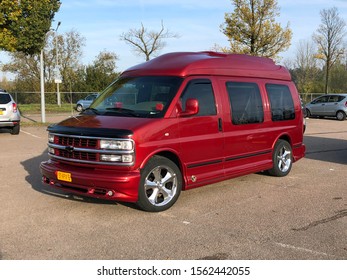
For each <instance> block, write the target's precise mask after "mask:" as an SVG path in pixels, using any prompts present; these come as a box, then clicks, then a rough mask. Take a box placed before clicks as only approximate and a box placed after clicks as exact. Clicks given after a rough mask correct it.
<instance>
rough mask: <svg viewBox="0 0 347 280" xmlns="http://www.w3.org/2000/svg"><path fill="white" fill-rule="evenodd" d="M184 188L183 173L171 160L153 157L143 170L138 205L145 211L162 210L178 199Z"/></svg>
mask: <svg viewBox="0 0 347 280" xmlns="http://www.w3.org/2000/svg"><path fill="white" fill-rule="evenodd" d="M181 190H182V174H181V171H180V169H179V168H178V167H177V165H176V164H175V163H173V162H172V161H171V160H169V159H167V158H165V157H161V156H154V157H152V158H151V159H150V160H149V161H148V163H147V164H146V166H145V167H144V168H143V169H142V170H141V179H140V185H139V194H138V195H139V198H138V202H137V205H138V206H139V207H140V208H141V209H142V210H144V211H148V212H160V211H164V210H167V209H169V208H170V207H171V206H172V205H174V204H175V202H176V201H177V199H178V197H179V195H180V193H181Z"/></svg>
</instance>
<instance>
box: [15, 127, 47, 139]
mask: <svg viewBox="0 0 347 280" xmlns="http://www.w3.org/2000/svg"><path fill="white" fill-rule="evenodd" d="M20 132H23V133H25V134H27V135H29V136H31V137H34V138H39V139H41V138H42V137H40V136H37V135H35V134H32V133H30V132H27V131H24V130H22V129H21V130H20Z"/></svg>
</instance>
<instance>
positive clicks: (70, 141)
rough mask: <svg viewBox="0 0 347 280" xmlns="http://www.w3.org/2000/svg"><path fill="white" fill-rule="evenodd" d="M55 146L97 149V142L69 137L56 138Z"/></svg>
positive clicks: (95, 140)
mask: <svg viewBox="0 0 347 280" xmlns="http://www.w3.org/2000/svg"><path fill="white" fill-rule="evenodd" d="M56 141H57V142H56V143H57V144H59V145H63V146H73V147H76V148H91V149H95V148H96V147H97V143H98V140H97V139H91V138H80V137H69V136H57V140H56Z"/></svg>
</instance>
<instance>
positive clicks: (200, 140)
mask: <svg viewBox="0 0 347 280" xmlns="http://www.w3.org/2000/svg"><path fill="white" fill-rule="evenodd" d="M303 129H304V124H303V113H302V110H301V103H300V98H299V95H298V92H297V90H296V88H295V85H294V83H293V82H292V81H291V77H290V74H289V72H288V71H287V70H286V69H285V68H284V67H282V66H278V65H276V64H275V63H274V62H273V61H272V60H270V59H267V58H260V57H252V56H247V55H238V54H221V53H214V52H197V53H191V52H184V53H171V54H166V55H162V56H160V57H157V58H155V59H153V60H151V61H148V62H146V63H143V64H140V65H137V66H134V67H132V68H130V69H128V70H126V71H125V72H124V73H122V75H121V76H120V78H119V79H117V80H116V81H114V82H113V83H112V84H111V85H110V86H109V87H107V88H106V89H105V90H104V91H103V92H102V94H101V95H100V96H99V97H98V98H97V99H96V100H95V101H94V102H93V104H92V105H91V106H90V107H89V108H88V109H86V110H85V111H83V112H82V113H81V114H80V115H78V116H77V117H71V118H69V119H66V120H64V121H62V122H60V123H58V124H55V125H52V126H49V128H48V133H49V134H48V153H49V156H50V159H49V160H48V161H45V162H42V163H41V166H40V169H41V173H42V180H43V182H44V183H45V184H49V185H51V186H52V187H56V188H60V189H63V190H66V191H68V192H72V193H77V194H80V195H84V196H90V197H95V198H102V199H110V200H116V201H126V202H134V203H137V205H138V206H139V207H140V208H141V209H143V210H146V211H152V212H157V211H163V210H166V209H168V208H169V207H171V206H172V205H173V204H174V203H175V202H176V200H177V199H178V197H179V195H180V192H181V190H188V189H191V188H195V187H199V186H202V185H206V184H210V183H214V182H218V181H221V180H225V179H229V178H233V177H237V176H241V175H245V174H249V173H255V172H259V171H265V170H267V171H268V172H269V173H270V174H272V175H274V176H278V177H281V176H285V175H287V174H288V173H289V172H290V170H291V168H292V163H293V162H295V161H297V160H299V159H300V158H302V157H304V154H305V145H304V143H303Z"/></svg>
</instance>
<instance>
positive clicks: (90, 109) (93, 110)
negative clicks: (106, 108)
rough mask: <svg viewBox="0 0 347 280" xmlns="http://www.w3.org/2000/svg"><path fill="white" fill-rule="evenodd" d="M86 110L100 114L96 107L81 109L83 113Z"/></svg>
mask: <svg viewBox="0 0 347 280" xmlns="http://www.w3.org/2000/svg"><path fill="white" fill-rule="evenodd" d="M87 111H92V112H93V113H94V114H95V115H100V112H99V111H98V110H97V109H95V108H90V107H88V108H87V109H85V110H84V111H83V113H85V112H87Z"/></svg>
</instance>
